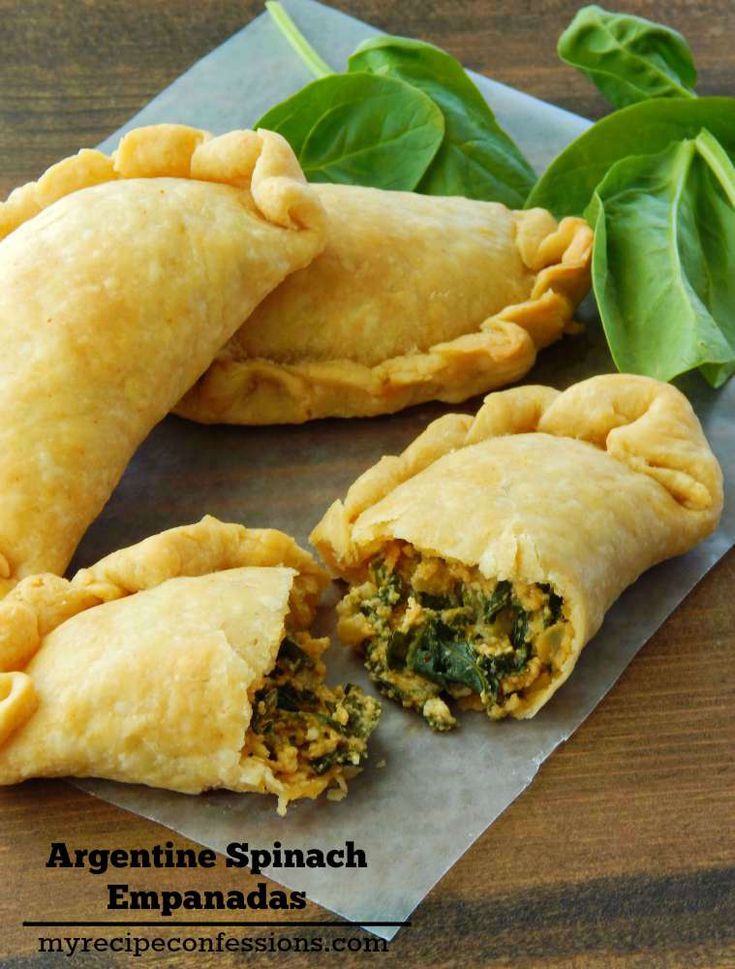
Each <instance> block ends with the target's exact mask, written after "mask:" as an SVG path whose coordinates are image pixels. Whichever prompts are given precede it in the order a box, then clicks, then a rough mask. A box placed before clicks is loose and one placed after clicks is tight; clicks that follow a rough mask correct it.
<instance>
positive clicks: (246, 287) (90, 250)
mask: <svg viewBox="0 0 735 969" xmlns="http://www.w3.org/2000/svg"><path fill="white" fill-rule="evenodd" d="M323 224H324V212H323V208H322V206H321V204H320V202H319V200H318V199H317V198H316V196H315V195H314V193H313V191H312V189H311V188H310V186H309V185H308V184H307V183H306V181H305V179H304V176H303V173H302V172H301V169H300V168H299V165H298V162H297V161H296V159H295V156H294V155H293V152H292V151H291V149H290V148H289V147H288V145H287V143H286V142H285V141H284V140H283V139H282V138H281V137H280V136H279V135H277V134H274V133H271V132H265V131H261V132H253V131H235V132H230V133H228V134H225V135H220V136H218V137H211V136H210V135H208V134H207V133H206V132H203V131H199V130H197V129H192V128H188V127H185V126H182V125H155V126H152V127H147V128H139V129H134V130H133V131H131V132H129V133H128V134H127V135H125V136H124V137H123V139H122V141H121V143H120V146H119V148H118V149H117V151H116V152H115V153H114V154H113V155H112V156H111V157H108V156H106V155H104V154H102V153H101V152H99V151H92V150H86V149H85V150H83V151H81V152H80V153H79V154H78V155H75V156H73V157H71V158H67V159H65V160H63V161H61V162H59V163H58V164H56V165H54V166H52V167H51V168H50V169H49V170H48V171H47V172H46V173H45V174H44V175H43V176H42V177H41V178H40V179H39V180H38V181H37V182H32V183H29V184H27V185H25V186H23V187H21V188H19V189H16V190H15V191H14V192H12V193H11V195H10V196H9V198H8V200H7V201H6V202H5V203H2V204H0V335H2V338H3V340H4V341H5V343H4V345H5V351H4V364H5V365H4V366H3V367H1V368H0V407H1V408H2V411H3V416H4V420H3V426H2V429H1V430H0V493H1V494H2V499H1V500H0V595H2V594H3V593H4V592H5V591H7V590H8V589H9V588H11V587H12V586H13V584H14V583H15V582H17V581H18V580H19V579H21V578H22V577H23V576H25V575H33V574H36V573H38V572H46V571H48V572H55V573H57V574H61V573H62V572H63V571H64V569H65V568H66V566H67V564H68V562H69V559H70V558H71V554H72V553H73V551H74V548H75V547H76V545H77V543H78V541H79V539H80V538H81V535H82V534H83V532H84V530H85V528H86V527H87V526H88V525H89V523H90V522H91V521H92V520H93V519H94V518H95V517H96V515H97V514H98V513H99V512H100V510H101V509H102V507H103V505H104V503H105V501H106V500H107V498H108V497H109V495H110V493H111V491H112V489H113V487H114V486H115V484H116V483H117V481H118V479H119V477H120V475H121V474H122V472H123V470H124V468H125V465H126V463H127V461H128V459H129V458H130V456H131V455H132V453H133V452H134V450H135V448H136V447H137V446H138V444H139V443H140V442H141V441H142V440H143V438H144V437H145V436H146V435H147V434H148V433H149V431H150V430H151V428H152V427H153V426H154V424H156V423H157V422H158V421H159V420H161V419H162V418H163V417H164V416H165V415H166V413H168V411H169V410H170V409H171V407H172V406H173V405H174V404H175V402H176V400H177V399H178V398H179V397H180V396H181V394H182V393H183V392H184V391H185V390H186V389H187V387H189V386H190V385H191V384H192V383H193V382H194V380H196V378H197V377H198V376H199V375H200V374H201V373H202V372H203V371H204V369H205V368H206V367H207V365H208V364H209V362H210V361H211V359H212V357H213V356H214V354H215V352H216V351H217V349H218V348H219V347H220V346H221V345H222V344H223V343H224V342H225V341H226V340H227V339H228V338H229V337H230V336H231V335H232V333H233V332H234V331H235V330H236V329H237V328H238V327H239V326H241V325H242V323H243V322H244V320H245V319H246V318H247V317H248V315H249V314H250V312H251V311H252V309H253V307H254V306H255V305H256V304H257V303H258V302H259V301H260V300H261V299H262V298H263V297H264V296H265V295H266V294H267V293H268V292H270V291H271V290H272V289H273V288H274V287H275V286H276V285H277V284H278V283H279V282H280V281H281V280H282V279H283V278H284V276H285V275H287V274H288V273H289V272H291V271H293V270H295V269H299V268H302V267H303V266H304V265H306V264H307V263H308V262H309V261H310V260H311V259H312V258H313V257H314V255H315V254H316V253H317V252H318V251H319V250H320V249H321V247H322V246H323V242H324V238H323Z"/></svg>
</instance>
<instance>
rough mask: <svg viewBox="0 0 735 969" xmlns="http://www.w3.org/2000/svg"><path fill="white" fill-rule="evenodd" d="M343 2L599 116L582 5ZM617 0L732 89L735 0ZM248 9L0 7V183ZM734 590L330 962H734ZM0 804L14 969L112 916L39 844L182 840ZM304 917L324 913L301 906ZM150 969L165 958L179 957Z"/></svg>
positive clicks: (727, 579)
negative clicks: (411, 900) (579, 15)
mask: <svg viewBox="0 0 735 969" xmlns="http://www.w3.org/2000/svg"><path fill="white" fill-rule="evenodd" d="M335 5H336V6H338V7H340V8H341V9H344V10H346V11H347V12H351V13H354V14H355V15H356V16H359V17H362V18H363V19H366V20H368V21H371V22H372V23H374V24H375V25H377V26H378V27H381V28H383V29H385V30H387V31H390V32H393V33H399V34H407V35H411V36H418V37H422V38H424V39H427V40H430V41H433V42H434V43H438V44H440V45H442V46H444V47H445V48H447V49H448V50H450V51H451V52H452V53H454V54H455V55H456V56H457V57H459V58H460V59H461V60H462V61H463V62H464V63H465V64H466V65H468V66H470V67H473V68H475V69H477V70H481V71H484V72H485V73H488V74H490V75H492V76H493V77H495V78H496V79H498V80H501V81H504V82H505V83H508V84H512V85H514V86H516V87H518V88H521V89H522V90H525V91H528V92H529V93H531V94H534V95H536V96H539V97H542V98H545V99H547V100H549V101H553V102H555V103H557V104H560V105H562V106H564V107H566V108H569V109H571V110H573V111H577V112H579V113H582V114H586V115H589V116H596V115H599V114H601V113H602V112H603V111H604V110H605V107H604V104H603V102H602V100H601V99H600V98H598V96H597V95H596V93H595V91H594V89H593V88H592V87H591V86H590V85H589V84H588V83H587V82H586V81H585V80H584V79H583V78H581V77H580V76H579V75H577V74H576V73H575V72H574V71H572V70H570V69H569V68H566V67H564V66H563V65H562V64H560V62H559V61H558V59H557V58H556V55H555V44H556V38H557V36H558V34H559V32H560V30H561V29H562V28H563V27H564V26H565V25H566V23H568V21H569V19H570V18H571V16H572V14H573V13H574V11H575V9H576V7H577V3H576V2H568V0H533V2H531V0H494V2H493V3H492V4H491V3H487V2H485V0H464V2H459V0H404V2H403V3H400V4H396V3H395V2H391V0H350V2H345V0H340V2H337V3H335ZM624 6H625V9H626V10H628V11H630V12H634V13H638V14H642V15H644V16H649V17H652V18H654V19H661V20H665V21H666V22H667V23H669V24H671V25H672V26H675V27H677V28H678V29H680V30H681V31H682V32H683V33H684V34H685V35H686V36H687V37H688V39H689V40H690V42H691V44H692V47H693V48H694V51H695V56H696V61H697V64H698V66H699V68H700V85H699V90H700V92H701V93H730V94H732V93H734V92H735V46H734V45H733V44H732V36H733V28H735V8H734V7H733V4H732V2H731V0H707V2H698V0H670V2H666V3H664V2H659V0H656V2H644V0H637V2H628V3H625V4H624ZM259 9H260V4H259V3H256V2H252V0H242V2H239V3H232V2H230V0H209V2H207V3H193V2H190V0H165V2H164V0H137V2H136V3H130V2H125V0H83V2H80V0H26V2H23V3H18V2H17V0H0V23H2V31H0V192H5V191H7V190H9V189H10V188H11V187H13V186H14V185H16V184H18V183H19V182H22V181H24V180H26V179H29V178H32V177H35V176H36V175H37V174H39V173H40V172H41V171H42V170H43V169H44V168H45V167H46V166H47V165H48V164H49V163H51V162H52V161H54V160H56V159H57V158H59V157H61V156H63V155H65V154H69V153H71V152H73V151H75V150H76V149H78V148H79V147H81V146H86V145H93V144H95V143H96V142H98V141H100V140H101V139H102V138H103V137H104V136H106V135H107V134H108V133H109V132H110V131H111V130H113V129H115V128H116V127H118V126H119V125H120V124H121V123H122V122H123V121H125V120H126V119H127V118H128V117H129V116H130V115H131V114H132V113H134V112H135V111H137V110H138V109H139V108H140V107H141V106H142V105H143V104H144V103H145V102H146V101H147V100H148V99H149V98H150V97H151V96H152V95H153V94H155V93H156V92H157V91H158V90H160V88H162V87H163V86H164V85H166V84H168V83H169V82H170V81H172V80H173V79H174V78H175V77H176V76H177V75H178V74H180V73H181V71H183V70H184V69H185V68H186V67H188V66H189V65H190V64H191V63H192V62H193V61H194V60H196V59H197V58H198V57H200V56H202V55H203V54H205V53H206V52H207V51H208V50H210V49H211V48H212V47H213V46H215V45H216V44H218V43H220V42H221V41H222V40H224V39H225V38H226V37H227V36H229V35H230V34H231V33H233V32H234V31H235V30H236V29H238V28H239V27H240V26H242V25H243V24H244V23H245V22H247V20H248V19H249V18H250V17H252V16H254V15H255V14H256V13H257V12H259ZM291 473H293V469H291ZM734 584H735V555H733V554H731V555H729V556H727V557H726V559H725V560H724V561H723V562H721V563H720V564H719V565H718V566H717V567H716V568H715V569H714V570H713V572H712V573H711V574H710V575H709V576H708V577H707V578H706V579H705V581H703V582H702V583H701V584H700V586H699V587H698V588H697V589H696V590H695V591H694V592H693V593H692V595H690V596H689V598H688V599H687V600H686V602H685V603H684V604H683V605H682V607H681V608H679V609H678V610H677V612H676V613H675V614H674V615H673V616H672V617H671V619H670V620H669V621H668V622H667V623H666V624H665V625H664V627H663V628H662V629H661V630H660V631H659V632H658V634H657V635H656V636H655V637H654V638H653V639H652V640H651V642H650V643H649V644H648V645H647V646H646V647H645V648H644V649H643V651H642V652H641V654H640V655H639V656H638V657H637V659H636V660H635V661H634V662H633V663H632V664H631V666H630V667H629V668H628V670H627V671H626V672H625V674H624V675H623V677H622V678H621V680H620V681H619V683H618V684H617V685H616V687H615V688H614V690H613V691H612V692H611V693H610V694H609V696H608V697H607V698H606V699H605V700H604V701H603V702H602V703H601V704H600V706H599V707H598V708H597V709H596V710H595V712H594V714H593V715H592V716H591V717H590V718H589V719H588V721H587V722H586V723H585V724H584V725H583V726H582V727H581V728H580V730H579V731H578V732H577V733H576V734H575V735H574V737H573V738H572V740H570V741H569V742H568V743H567V744H566V745H565V746H564V747H563V748H562V749H560V750H559V751H558V752H557V753H556V754H554V756H553V757H552V758H551V759H550V760H549V761H548V762H547V763H546V764H544V766H543V767H542V769H541V771H540V773H539V776H538V778H537V779H536V781H535V782H534V784H533V785H532V786H531V788H530V789H529V790H528V791H527V792H526V793H525V794H524V795H523V796H522V797H520V798H519V799H518V801H517V802H516V803H515V804H514V805H512V807H511V808H510V809H509V810H508V811H507V812H506V813H505V814H504V815H503V816H502V817H501V818H500V819H499V820H498V821H497V822H496V823H495V824H494V825H493V826H492V828H491V829H490V830H489V831H487V832H486V833H485V835H484V836H483V837H482V838H480V840H479V841H478V842H477V843H476V844H475V845H474V846H473V847H472V848H471V849H470V851H468V852H467V854H466V855H465V856H464V858H462V860H461V861H460V862H459V863H458V864H457V865H456V866H455V867H454V868H453V869H452V870H451V871H450V872H449V873H448V874H447V875H446V876H445V878H444V879H443V880H442V881H441V882H440V884H439V885H438V886H437V887H436V889H435V890H434V891H433V892H432V893H431V894H430V895H429V896H428V898H427V899H426V900H425V902H424V903H423V904H422V905H421V906H420V907H419V909H418V910H417V912H416V913H415V916H414V918H413V925H412V926H411V927H410V928H407V929H405V930H403V931H402V932H401V933H400V935H399V936H398V938H397V939H396V940H395V942H394V943H393V945H392V946H391V949H390V951H389V952H388V953H382V954H378V955H376V954H372V953H371V954H355V955H340V956H337V957H335V958H339V959H340V964H341V965H345V966H352V965H363V964H365V965H367V964H370V963H371V961H372V960H375V959H377V960H379V964H381V965H386V966H399V965H400V966H437V967H439V966H493V967H501V966H513V967H525V966H529V967H536V966H539V967H549V969H551V967H571V966H579V967H585V969H587V967H590V969H595V967H616V966H625V967H638V966H640V967H646V969H649V967H654V969H655V967H659V966H660V967H679V966H681V967H683V966H687V967H699V966H701V967H707V969H715V967H716V969H720V967H726V966H735V844H734V839H733V831H735V806H734V805H735V798H733V794H734V793H735V772H734V770H733V750H734V749H735V726H734V724H735V718H734V717H733V712H732V711H733V709H734V708H735V689H734V688H733V675H732V657H733V649H734V647H735V633H734V632H733V625H734V624H733V619H734V617H735V607H734V606H733V597H732V589H733V586H734ZM0 805H1V806H2V812H3V813H2V818H3V836H2V839H1V840H0V865H1V867H0V872H2V877H3V889H2V891H0V919H1V921H0V924H1V925H2V933H1V937H0V954H2V956H3V963H2V964H3V965H5V966H8V967H14V966H18V967H20V966H29V967H30V966H41V965H45V964H46V960H47V959H48V957H44V956H40V955H38V954H37V952H36V949H37V932H36V931H35V930H33V929H24V928H22V927H21V924H20V923H21V921H22V919H43V918H59V919H80V920H81V919H89V918H105V916H106V912H105V909H104V897H105V891H104V885H105V884H106V882H107V880H108V879H106V878H105V877H104V876H102V877H95V876H93V875H90V874H89V873H88V872H87V871H81V870H75V871H58V870H48V869H46V868H45V867H44V862H45V860H46V857H47V855H48V850H49V845H50V843H51V841H54V840H60V839H64V840H66V841H68V842H69V843H70V844H71V845H73V846H78V847H107V848H113V847H130V848H132V847H142V846H150V845H152V844H155V843H158V842H163V841H165V840H167V839H169V838H173V840H174V842H175V844H176V845H177V846H180V847H185V846H187V845H188V844H189V843H188V842H187V841H186V839H184V838H181V837H179V836H177V835H175V836H174V835H171V833H170V832H168V831H167V830H166V829H164V828H161V827H160V826H158V825H155V824H152V823H151V822H148V821H146V820H144V819H142V818H139V817H135V816H133V815H130V814H127V813H125V812H123V811H120V810H119V809H117V808H114V807H112V806H110V805H108V804H105V803H103V802H100V801H97V800H95V799H94V798H91V797H89V796H87V795H85V794H82V793H81V792H79V791H77V790H75V789H74V788H72V787H70V786H67V785H66V784H64V783H63V782H33V783H29V784H26V785H23V786H21V787H18V788H15V789H7V790H3V791H1V792H0ZM447 823H452V824H460V825H461V823H462V819H461V818H448V819H447ZM122 880H129V881H130V883H131V884H134V885H135V887H138V888H146V887H148V888H154V887H155V888H161V887H168V888H172V889H179V890H186V889H187V888H196V889H199V890H204V889H207V888H209V889H225V890H226V889H228V888H239V889H241V890H250V889H251V888H252V887H253V886H254V885H255V884H256V882H257V881H258V879H257V878H254V877H253V876H250V875H249V874H247V873H245V874H243V873H242V872H237V871H232V870H229V871H228V870H226V869H225V868H224V867H218V868H217V869H215V870H213V871H205V870H198V871H197V872H195V873H191V872H186V871H171V872H166V873H165V879H164V878H163V877H162V875H161V873H159V872H153V873H150V872H148V873H146V872H144V871H140V872H137V873H135V877H134V878H133V877H129V878H128V873H126V878H125V879H122ZM212 915H213V919H218V920H222V919H223V918H225V917H226V916H225V914H224V913H212ZM299 915H300V917H303V918H305V919H319V918H329V914H328V913H326V912H324V911H323V910H321V909H320V908H318V907H317V906H315V905H311V904H310V905H309V906H308V907H307V909H306V910H305V911H304V912H303V913H299ZM288 917H290V916H287V918H288ZM80 931H84V930H80ZM99 931H100V934H101V935H104V934H105V930H99ZM145 931H146V930H142V934H144V933H145ZM148 931H149V932H150V931H151V930H148ZM233 931H235V933H236V934H237V935H240V934H242V933H240V932H237V931H236V930H233ZM317 933H318V934H319V935H323V937H324V938H325V939H327V940H330V939H331V940H333V939H335V938H337V937H338V936H343V935H349V936H351V937H354V938H362V937H364V934H363V933H361V932H359V931H358V930H355V929H351V928H350V929H348V930H347V931H343V930H335V929H324V930H320V929H316V930H308V931H307V930H296V929H288V930H284V931H282V932H281V931H277V932H274V933H271V932H270V930H264V932H263V934H264V935H265V936H266V937H270V936H272V937H273V938H274V939H279V938H282V937H283V938H293V937H295V936H296V935H299V934H301V935H307V936H315V935H316V934H317ZM163 934H169V935H170V934H173V930H170V929H166V930H163ZM179 934H180V933H179ZM194 934H196V932H194ZM57 958H58V957H57ZM84 958H85V960H86V964H88V965H92V966H96V965H99V966H109V965H125V964H130V963H131V960H130V958H129V957H125V956H120V957H113V956H110V955H109V953H105V954H101V953H97V954H94V953H91V954H89V955H87V956H85V957H84ZM157 958H159V959H161V958H163V959H164V962H165V964H166V965H170V966H173V967H176V966H183V965H185V964H188V960H189V958H190V957H189V956H187V955H181V956H171V955H170V954H167V955H166V956H165V957H163V956H158V957H157ZM197 958H198V960H199V962H198V964H199V965H202V966H209V965H215V964H216V965H229V964H233V965H234V964H242V963H243V957H242V956H238V955H225V954H223V955H200V956H198V957H197ZM282 959H283V956H282V955H274V954H268V953H266V954H262V955H254V956H248V957H247V964H248V965H254V966H261V965H262V966H266V965H273V964H276V962H280V961H281V960H282ZM288 959H289V965H291V966H294V967H300V966H313V965H320V964H322V962H327V961H328V957H326V956H319V955H318V954H316V955H315V954H313V953H312V954H308V955H307V954H295V953H292V954H290V955H289V956H288ZM135 961H136V962H138V963H140V962H141V960H135Z"/></svg>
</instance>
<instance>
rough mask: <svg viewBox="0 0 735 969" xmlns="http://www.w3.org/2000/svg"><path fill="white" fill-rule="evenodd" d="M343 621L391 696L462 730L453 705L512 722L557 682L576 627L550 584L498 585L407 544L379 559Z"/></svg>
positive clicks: (440, 724) (435, 722) (441, 726)
mask: <svg viewBox="0 0 735 969" xmlns="http://www.w3.org/2000/svg"><path fill="white" fill-rule="evenodd" d="M340 614H341V617H342V619H341V624H342V623H343V622H345V621H348V622H350V621H351V622H352V623H353V629H354V628H359V630H360V632H359V635H358V638H359V639H361V640H362V642H363V646H364V652H365V665H366V668H367V670H368V672H369V674H370V676H371V678H372V679H373V681H374V682H375V683H376V684H377V686H378V687H379V689H380V690H381V692H383V693H384V694H385V695H386V696H388V697H390V698H391V699H394V700H397V701H398V702H400V703H402V704H403V706H405V707H409V708H413V709H418V710H421V711H422V713H423V715H424V717H425V718H426V719H427V721H428V722H429V724H430V726H432V727H433V728H434V729H436V730H448V729H451V728H452V727H454V726H455V725H456V720H455V718H454V717H453V715H452V713H451V712H450V709H449V707H448V706H447V703H446V701H447V700H459V701H461V705H464V706H474V707H477V706H481V707H482V708H484V709H485V710H486V712H487V713H488V715H489V716H490V717H492V718H494V719H496V718H499V717H502V716H505V715H506V714H507V713H508V712H510V710H511V709H512V707H513V704H516V705H517V704H518V702H519V698H518V694H520V693H521V692H522V691H523V690H524V689H525V688H527V687H528V686H530V685H531V684H532V683H534V682H537V681H539V680H540V679H542V680H543V678H545V679H546V681H548V678H549V676H550V673H551V660H550V654H551V652H552V651H553V650H554V649H556V648H558V647H559V645H560V644H561V643H562V642H563V640H564V635H565V630H566V628H567V627H568V623H567V620H566V618H565V617H564V603H563V600H562V599H561V597H560V596H559V595H557V594H556V593H555V592H554V591H553V590H552V589H551V587H550V586H548V585H543V584H539V583H532V584H524V583H515V584H512V583H510V582H507V581H502V580H501V581H494V580H491V579H487V578H486V577H484V576H482V575H481V574H480V573H479V571H478V570H476V569H475V570H471V569H467V568H466V567H464V566H461V565H460V564H459V563H447V562H444V561H443V560H440V559H437V558H431V557H426V558H424V557H422V556H421V555H420V554H419V553H417V552H416V551H415V550H414V549H412V548H411V547H410V546H404V545H400V546H398V550H396V548H395V547H394V548H393V549H391V550H389V555H386V557H385V558H383V557H379V558H375V559H373V560H372V562H371V563H370V565H369V574H368V580H367V582H365V583H364V584H363V585H361V586H358V587H357V588H355V589H353V590H352V592H351V593H350V594H349V595H348V596H347V597H346V598H345V600H344V601H343V604H342V605H341V607H340ZM356 617H357V619H358V625H357V626H355V625H354V621H355V618H356ZM352 638H353V639H354V636H353V637H352ZM539 643H541V644H544V643H545V644H546V645H545V646H542V648H540V649H537V648H536V646H537V644H539ZM514 696H515V697H516V699H515V700H514V699H513V697H514Z"/></svg>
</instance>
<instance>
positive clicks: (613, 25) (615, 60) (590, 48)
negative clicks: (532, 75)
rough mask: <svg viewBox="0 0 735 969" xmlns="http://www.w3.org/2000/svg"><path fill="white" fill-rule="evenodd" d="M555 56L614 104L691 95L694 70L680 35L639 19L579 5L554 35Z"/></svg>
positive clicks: (684, 41)
mask: <svg viewBox="0 0 735 969" xmlns="http://www.w3.org/2000/svg"><path fill="white" fill-rule="evenodd" d="M557 51H558V53H559V57H561V59H562V60H563V61H566V63H567V64H570V65H571V66H572V67H576V68H577V69H578V70H580V71H581V72H582V73H583V74H584V75H585V76H586V77H588V78H589V79H590V81H592V83H593V84H594V85H596V87H597V88H598V89H599V90H600V91H601V92H602V94H604V96H605V97H606V98H607V99H608V101H610V103H611V104H613V105H615V107H616V108H623V107H625V106H626V105H628V104H634V103H635V102H636V101H645V100H647V99H648V98H682V97H684V98H692V97H695V96H696V95H695V94H694V91H693V88H694V85H695V84H696V82H697V71H696V68H695V67H694V59H693V58H692V52H691V50H690V49H689V45H688V44H687V42H686V40H685V39H684V37H682V35H681V34H680V33H679V32H678V31H676V30H671V28H669V27H664V26H663V25H662V24H656V23H653V22H652V21H651V20H646V19H644V18H643V17H634V16H632V15H629V14H621V13H611V12H609V11H607V10H603V8H602V7H598V6H597V5H596V4H592V5H591V6H589V7H582V8H581V10H578V11H577V14H576V16H575V17H574V19H573V20H572V22H571V23H570V24H569V26H568V27H567V29H566V30H565V31H564V33H563V34H562V35H561V37H560V38H559V44H558V47H557Z"/></svg>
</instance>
